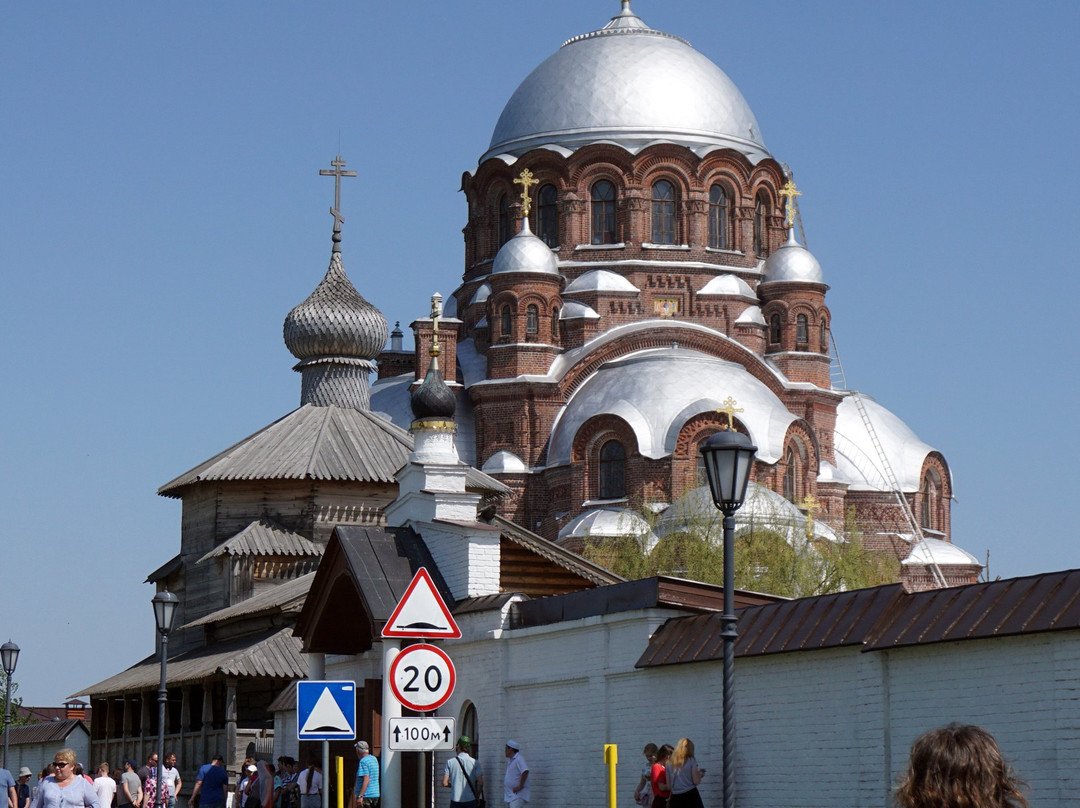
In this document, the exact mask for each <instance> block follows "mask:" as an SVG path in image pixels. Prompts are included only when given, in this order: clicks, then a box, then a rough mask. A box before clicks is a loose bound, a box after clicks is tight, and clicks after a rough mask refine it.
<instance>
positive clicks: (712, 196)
mask: <svg viewBox="0 0 1080 808" xmlns="http://www.w3.org/2000/svg"><path fill="white" fill-rule="evenodd" d="M730 222H731V204H730V202H729V201H728V194H727V191H725V190H724V186H722V185H714V186H713V187H712V188H710V189H709V246H710V247H712V248H713V249H716V250H729V249H731V246H730V242H729V240H728V231H729V230H730Z"/></svg>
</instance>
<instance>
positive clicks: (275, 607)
mask: <svg viewBox="0 0 1080 808" xmlns="http://www.w3.org/2000/svg"><path fill="white" fill-rule="evenodd" d="M314 579H315V573H314V572H309V573H307V574H306V575H301V576H300V577H299V578H293V579H292V580H291V581H285V582H284V583H280V584H276V585H274V586H270V587H267V588H266V589H265V590H263V591H262V592H259V593H258V594H257V595H252V596H251V597H250V598H248V599H247V600H242V601H240V602H239V603H234V604H233V605H232V606H226V607H225V608H224V609H218V610H217V611H216V612H211V613H210V614H208V615H204V616H203V617H200V618H199V619H198V620H192V621H191V622H190V623H187V624H185V625H183V626H181V628H194V627H195V626H206V625H210V624H213V623H223V622H225V621H227V620H235V619H236V618H238V617H251V616H253V615H256V614H295V613H297V612H299V611H300V608H301V607H302V606H303V605H304V598H306V597H307V593H308V590H309V589H311V582H312V581H313V580H314Z"/></svg>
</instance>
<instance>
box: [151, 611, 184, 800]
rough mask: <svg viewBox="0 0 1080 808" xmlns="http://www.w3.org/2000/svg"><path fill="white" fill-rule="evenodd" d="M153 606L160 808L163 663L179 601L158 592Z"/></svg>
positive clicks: (164, 692)
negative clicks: (158, 641)
mask: <svg viewBox="0 0 1080 808" xmlns="http://www.w3.org/2000/svg"><path fill="white" fill-rule="evenodd" d="M150 602H151V603H152V604H153V606H154V622H155V623H156V624H157V630H158V634H159V635H160V637H161V652H160V653H161V686H160V687H158V697H157V700H158V730H157V740H158V744H157V745H158V764H157V790H158V794H157V804H158V806H160V807H161V808H164V806H165V805H166V804H167V800H166V798H165V703H166V702H167V701H168V698H169V691H168V688H167V687H166V685H165V661H166V660H167V659H168V657H169V653H168V648H169V632H170V631H172V627H173V620H174V619H176V607H177V605H178V604H179V603H180V599H179V598H178V597H176V595H174V594H173V593H172V592H170V591H169V590H167V589H166V590H164V591H161V592H158V593H157V594H156V595H154V597H153V600H151V601H150Z"/></svg>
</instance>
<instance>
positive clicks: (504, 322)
mask: <svg viewBox="0 0 1080 808" xmlns="http://www.w3.org/2000/svg"><path fill="white" fill-rule="evenodd" d="M499 319H500V321H501V323H500V324H501V326H502V335H503V336H504V337H508V336H510V332H511V331H512V330H513V315H512V314H511V312H510V307H509V306H503V307H502V311H501V312H500V315H499Z"/></svg>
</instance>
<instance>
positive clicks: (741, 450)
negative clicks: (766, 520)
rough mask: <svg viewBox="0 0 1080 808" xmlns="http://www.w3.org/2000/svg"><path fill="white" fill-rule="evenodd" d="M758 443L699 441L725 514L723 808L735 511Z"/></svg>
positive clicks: (730, 720) (728, 802) (733, 436)
mask: <svg viewBox="0 0 1080 808" xmlns="http://www.w3.org/2000/svg"><path fill="white" fill-rule="evenodd" d="M756 452H757V447H756V446H755V445H754V444H753V443H752V442H751V441H750V438H748V437H747V436H746V435H743V434H742V433H740V432H734V431H732V430H727V431H724V432H717V433H716V434H715V435H712V436H711V437H709V438H708V440H706V441H705V442H704V443H703V444H701V455H702V457H703V458H704V459H705V474H706V475H707V476H708V478H709V490H710V492H712V498H713V502H714V503H715V504H716V507H717V508H719V509H720V510H721V511H722V512H723V514H724V613H723V615H721V629H720V638H721V640H722V641H723V646H724V772H723V781H724V782H723V787H724V808H735V700H734V694H735V638H736V637H737V636H738V632H737V631H736V630H735V511H737V510H739V508H740V507H742V504H743V500H744V499H745V498H746V486H747V484H748V483H749V482H750V471H751V469H752V468H753V467H754V454H755V453H756Z"/></svg>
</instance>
